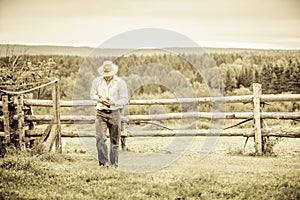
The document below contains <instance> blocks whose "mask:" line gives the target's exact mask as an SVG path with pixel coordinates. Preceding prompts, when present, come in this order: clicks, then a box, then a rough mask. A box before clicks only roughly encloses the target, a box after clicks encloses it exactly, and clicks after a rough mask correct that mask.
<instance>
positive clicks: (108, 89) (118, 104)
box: [90, 75, 128, 110]
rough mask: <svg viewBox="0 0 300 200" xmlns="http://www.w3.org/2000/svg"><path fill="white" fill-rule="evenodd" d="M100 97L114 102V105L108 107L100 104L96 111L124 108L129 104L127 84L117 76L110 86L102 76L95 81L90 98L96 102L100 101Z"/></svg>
mask: <svg viewBox="0 0 300 200" xmlns="http://www.w3.org/2000/svg"><path fill="white" fill-rule="evenodd" d="M99 95H100V96H103V97H105V98H109V99H110V100H111V101H112V103H113V105H112V106H110V107H107V106H106V105H103V104H102V103H100V102H98V103H97V105H96V109H98V110H102V109H107V110H117V109H121V108H123V106H124V105H125V104H127V103H128V91H127V85H126V82H125V81H124V80H122V79H121V78H119V77H117V76H116V75H115V76H114V78H113V79H112V80H111V81H110V82H109V84H107V83H106V81H105V79H104V78H103V77H101V76H99V77H97V78H95V79H94V80H93V83H92V87H91V92H90V98H91V99H92V100H95V101H96V100H98V99H99Z"/></svg>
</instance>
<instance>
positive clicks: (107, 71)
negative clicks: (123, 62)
mask: <svg viewBox="0 0 300 200" xmlns="http://www.w3.org/2000/svg"><path fill="white" fill-rule="evenodd" d="M118 70H119V67H118V66H117V65H115V64H114V63H113V62H112V61H108V60H106V61H104V62H103V64H102V65H101V67H99V69H98V73H99V74H100V75H101V76H104V77H105V76H113V75H115V74H116V73H117V72H118Z"/></svg>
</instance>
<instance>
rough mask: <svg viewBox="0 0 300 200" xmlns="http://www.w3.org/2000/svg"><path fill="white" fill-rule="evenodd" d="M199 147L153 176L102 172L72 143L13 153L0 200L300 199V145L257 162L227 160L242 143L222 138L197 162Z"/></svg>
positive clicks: (286, 144) (292, 142)
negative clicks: (60, 150)
mask: <svg viewBox="0 0 300 200" xmlns="http://www.w3.org/2000/svg"><path fill="white" fill-rule="evenodd" d="M153 141H155V142H156V143H158V142H159V141H157V140H153ZM203 141H204V138H196V139H195V141H194V143H193V145H192V146H191V148H190V149H189V150H188V151H187V152H186V153H185V154H184V156H183V157H181V158H180V159H178V160H177V161H175V162H174V163H171V164H170V165H169V166H168V167H166V168H163V169H161V170H159V171H155V172H151V173H128V172H122V171H118V170H115V169H111V168H109V169H106V168H101V167H99V166H98V163H97V160H95V159H94V157H92V156H91V155H89V154H88V153H85V154H84V153H75V152H79V149H82V148H83V147H82V146H80V140H78V139H74V138H72V139H68V140H67V146H66V149H65V153H64V154H62V155H59V154H55V153H46V154H42V155H40V154H36V152H34V151H32V152H29V153H17V154H16V153H15V154H13V155H10V156H6V157H5V158H4V159H1V160H0V199H2V198H1V197H3V198H4V199H299V198H300V192H299V191H300V156H299V152H300V151H299V149H300V148H299V142H300V141H299V140H297V139H285V140H283V141H282V142H281V143H279V144H278V145H279V146H278V147H277V148H275V153H276V155H277V156H268V157H255V156H246V155H242V154H240V155H239V154H237V155H229V154H228V151H230V150H229V149H230V148H229V147H238V146H242V145H243V142H244V139H243V138H220V139H219V141H218V144H217V146H216V147H215V149H214V150H213V151H212V152H211V153H210V154H208V155H207V156H206V157H205V158H204V159H202V160H201V159H199V154H198V152H199V150H200V147H201V144H202V142H203ZM164 142H165V141H164ZM141 143H143V144H146V145H144V146H143V147H139V144H141ZM127 144H128V148H129V149H131V150H134V149H138V148H140V149H138V150H136V151H142V150H144V152H147V151H148V150H149V151H151V150H152V149H151V144H153V142H152V143H151V139H149V140H148V141H147V142H145V140H138V139H137V138H129V139H128V143H127ZM147 145H148V147H147ZM252 145H253V142H252V143H251V142H249V143H248V145H247V147H246V151H251V149H252V147H253V146H252ZM280 145H282V146H280ZM66 152H69V153H66ZM121 156H122V154H121Z"/></svg>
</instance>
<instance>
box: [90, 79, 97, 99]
mask: <svg viewBox="0 0 300 200" xmlns="http://www.w3.org/2000/svg"><path fill="white" fill-rule="evenodd" d="M98 85H99V78H95V79H94V80H93V82H92V87H91V92H90V99H91V100H95V101H96V100H98V99H99V96H98V94H97V87H98Z"/></svg>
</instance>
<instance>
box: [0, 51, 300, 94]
mask: <svg viewBox="0 0 300 200" xmlns="http://www.w3.org/2000/svg"><path fill="white" fill-rule="evenodd" d="M107 59H109V60H113V61H114V62H115V63H116V64H117V65H118V66H119V72H118V75H119V76H120V77H124V79H125V80H126V81H127V84H128V85H130V86H131V85H136V84H138V85H141V87H140V88H135V87H131V88H134V89H135V90H134V91H131V93H135V94H137V95H138V94H142V93H148V94H155V93H160V94H162V93H163V92H165V91H167V90H168V87H166V86H164V85H159V84H146V85H145V84H141V83H138V81H145V80H146V79H147V78H149V77H148V76H152V75H153V74H154V75H155V76H156V75H158V76H159V75H160V74H162V75H163V76H164V77H162V78H163V79H165V80H166V81H167V82H168V81H169V82H171V83H172V84H173V87H174V88H179V89H180V88H181V86H182V85H184V84H185V83H184V82H186V81H187V82H188V84H189V85H191V86H192V87H193V88H194V89H195V90H201V87H204V86H205V85H208V86H209V87H213V86H212V85H210V80H211V79H214V78H215V76H216V73H218V74H219V75H220V80H221V82H222V83H221V85H222V87H223V90H224V91H223V92H224V93H225V94H227V95H228V94H229V95H230V94H234V93H235V91H237V90H239V89H242V90H245V88H246V89H249V90H251V87H252V83H253V82H257V83H260V84H262V91H263V93H264V94H278V93H298V94H299V93H300V51H296V50H248V51H247V50H240V51H230V52H224V51H222V52H221V51H220V52H210V53H206V54H201V55H198V54H193V53H191V54H187V53H186V54H174V53H169V52H163V53H162V52H160V53H158V54H155V53H152V54H143V53H135V52H131V53H129V54H126V55H121V56H118V57H113V56H111V57H107V56H89V57H84V56H73V55H72V56H71V55H26V54H24V55H13V54H11V55H6V56H2V57H0V89H4V90H9V91H19V90H25V89H29V88H32V87H34V86H37V85H40V84H42V83H46V82H47V81H49V80H52V79H54V78H59V79H60V90H61V93H60V94H61V98H62V99H72V97H73V91H74V89H75V87H80V86H81V85H84V86H85V87H83V88H81V89H80V88H77V89H79V91H81V90H82V92H83V93H86V95H83V96H82V97H84V98H88V95H87V94H88V90H87V89H86V87H89V84H90V83H91V81H92V80H91V79H92V78H94V77H95V76H97V69H98V67H99V66H100V65H101V64H102V62H103V60H107ZM195 65H197V66H195ZM141 66H143V68H142V69H143V70H142V71H139V72H137V73H135V71H134V69H136V68H138V67H141ZM166 66H167V67H166ZM206 68H213V69H215V71H212V72H211V73H210V75H209V76H208V75H207V72H206V71H205V69H206ZM168 69H170V73H169V72H168V71H166V72H163V70H168ZM199 69H200V70H199ZM203 69H204V71H203ZM128 72H130V73H128ZM176 73H177V74H179V75H180V77H183V79H185V80H183V81H182V80H181V78H174V76H175V77H176V76H177V75H176ZM208 73H209V72H208ZM166 74H167V76H166ZM141 76H142V78H141ZM204 76H205V78H204ZM81 82H82V83H81ZM83 82H84V84H83ZM74 86H75V87H74ZM129 89H130V88H129ZM50 90H51V88H50V89H49V90H47V88H46V89H41V90H38V91H37V92H36V93H35V94H34V95H35V97H36V98H40V99H47V98H49V97H50V95H51V92H50ZM202 91H203V90H202ZM196 95H197V96H206V95H207V93H205V92H204V93H203V92H199V93H198V92H197V93H196Z"/></svg>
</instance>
